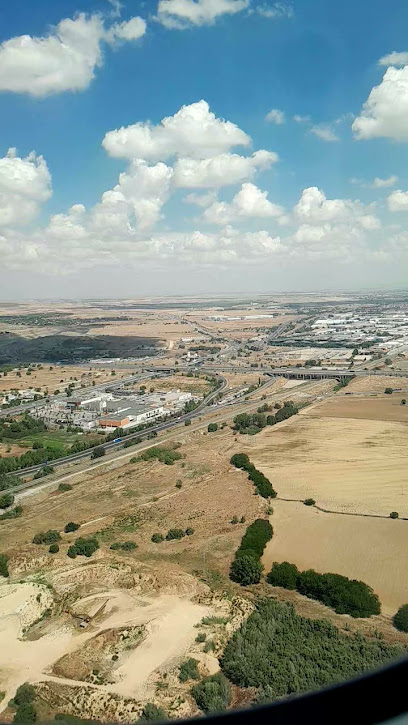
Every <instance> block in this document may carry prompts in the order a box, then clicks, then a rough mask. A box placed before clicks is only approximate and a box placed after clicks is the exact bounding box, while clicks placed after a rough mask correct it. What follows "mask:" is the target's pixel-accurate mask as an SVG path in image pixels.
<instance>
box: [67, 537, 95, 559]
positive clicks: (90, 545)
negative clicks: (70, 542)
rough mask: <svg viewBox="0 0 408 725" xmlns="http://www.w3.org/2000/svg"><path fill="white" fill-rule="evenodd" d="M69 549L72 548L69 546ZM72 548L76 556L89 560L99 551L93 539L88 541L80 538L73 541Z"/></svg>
mask: <svg viewBox="0 0 408 725" xmlns="http://www.w3.org/2000/svg"><path fill="white" fill-rule="evenodd" d="M69 548H70V549H71V548H72V547H71V546H70V547H69ZM74 548H75V554H76V556H87V557H88V558H89V557H90V556H92V554H94V553H95V551H97V549H99V543H98V541H97V539H95V538H94V537H90V538H89V539H84V538H83V537H80V538H79V539H77V540H76V541H75V544H74ZM68 551H69V549H68Z"/></svg>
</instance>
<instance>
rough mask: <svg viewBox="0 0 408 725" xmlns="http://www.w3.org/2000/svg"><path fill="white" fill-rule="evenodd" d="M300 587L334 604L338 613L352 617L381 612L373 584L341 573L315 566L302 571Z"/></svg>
mask: <svg viewBox="0 0 408 725" xmlns="http://www.w3.org/2000/svg"><path fill="white" fill-rule="evenodd" d="M297 590H298V592H300V594H304V595H305V596H306V597H310V598H311V599H318V600H319V601H320V602H323V604H326V606H328V607H332V609H334V611H335V612H337V614H350V615H351V616H352V617H370V616H371V615H372V614H380V602H379V600H378V597H377V595H376V594H375V593H374V592H373V590H372V589H371V587H369V586H368V585H367V584H365V583H364V582H362V581H357V580H356V579H348V578H347V577H346V576H341V574H330V573H328V574H318V573H317V572H315V571H314V570H313V569H309V570H308V571H303V572H300V573H299V576H298V580H297Z"/></svg>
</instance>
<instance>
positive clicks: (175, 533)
mask: <svg viewBox="0 0 408 725" xmlns="http://www.w3.org/2000/svg"><path fill="white" fill-rule="evenodd" d="M183 536H185V532H184V531H183V529H169V530H168V532H167V534H166V539H167V541H171V540H172V539H182V538H183Z"/></svg>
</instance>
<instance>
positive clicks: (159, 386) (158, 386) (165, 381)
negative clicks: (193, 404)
mask: <svg viewBox="0 0 408 725" xmlns="http://www.w3.org/2000/svg"><path fill="white" fill-rule="evenodd" d="M149 383H151V385H152V387H154V389H155V390H156V391H159V390H160V391H162V390H163V391H167V390H182V391H185V392H187V393H192V394H194V393H196V394H198V395H205V393H206V392H208V390H209V388H210V385H209V382H208V381H207V380H204V378H188V377H187V376H186V375H171V376H170V377H168V378H151V380H150V381H149ZM145 384H146V383H145Z"/></svg>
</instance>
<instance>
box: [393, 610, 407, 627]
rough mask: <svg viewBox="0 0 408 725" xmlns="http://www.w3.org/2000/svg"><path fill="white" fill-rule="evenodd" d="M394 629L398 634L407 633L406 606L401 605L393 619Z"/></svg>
mask: <svg viewBox="0 0 408 725" xmlns="http://www.w3.org/2000/svg"><path fill="white" fill-rule="evenodd" d="M392 621H393V623H394V627H396V628H397V629H399V630H400V632H408V604H403V605H402V607H400V608H399V610H398V612H397V613H396V614H395V615H394V618H393V620H392Z"/></svg>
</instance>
